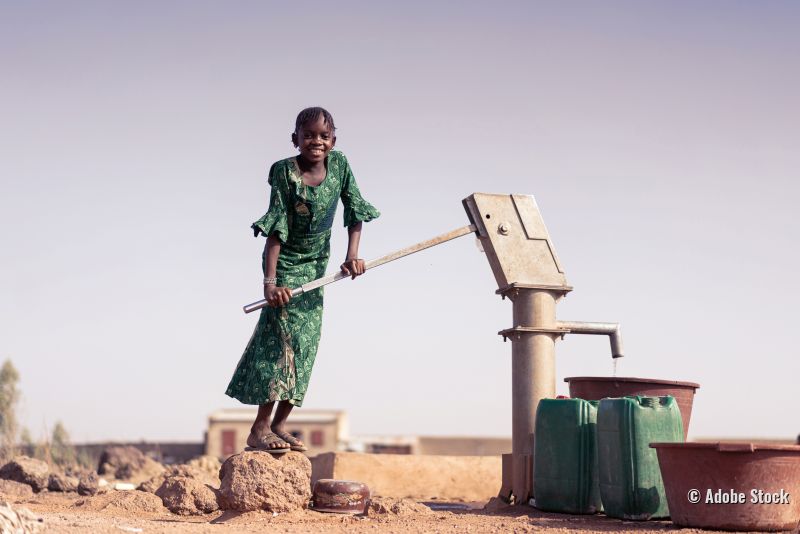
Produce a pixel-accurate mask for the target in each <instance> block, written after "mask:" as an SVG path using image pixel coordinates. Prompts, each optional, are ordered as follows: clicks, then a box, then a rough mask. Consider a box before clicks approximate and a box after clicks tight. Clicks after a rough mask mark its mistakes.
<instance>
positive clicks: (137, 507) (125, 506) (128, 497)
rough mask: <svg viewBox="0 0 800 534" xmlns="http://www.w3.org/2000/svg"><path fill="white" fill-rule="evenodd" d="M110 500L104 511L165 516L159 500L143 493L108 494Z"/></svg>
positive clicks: (165, 511) (165, 510) (120, 492)
mask: <svg viewBox="0 0 800 534" xmlns="http://www.w3.org/2000/svg"><path fill="white" fill-rule="evenodd" d="M109 495H110V496H111V499H110V500H109V501H108V504H107V505H106V506H105V507H104V508H103V509H104V510H124V511H126V512H149V513H154V514H166V513H167V509H166V508H164V504H163V503H162V502H161V499H159V498H158V497H156V496H155V495H153V494H152V493H146V492H144V491H136V490H133V491H117V492H114V493H110V494H109Z"/></svg>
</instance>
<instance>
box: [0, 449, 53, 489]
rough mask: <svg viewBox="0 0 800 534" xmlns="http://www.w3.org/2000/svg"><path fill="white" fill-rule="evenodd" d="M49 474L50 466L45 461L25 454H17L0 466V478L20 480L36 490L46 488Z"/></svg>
mask: <svg viewBox="0 0 800 534" xmlns="http://www.w3.org/2000/svg"><path fill="white" fill-rule="evenodd" d="M49 474H50V468H49V467H48V466H47V464H46V463H44V462H42V461H41V460H35V459H33V458H28V457H27V456H17V457H16V458H14V459H13V460H11V461H10V462H8V463H7V464H6V465H4V466H3V467H2V468H0V478H2V479H5V480H13V481H15V482H22V483H23V484H27V485H29V486H30V487H31V488H33V491H36V492H39V491H42V490H43V489H47V479H48V476H49Z"/></svg>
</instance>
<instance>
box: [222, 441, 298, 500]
mask: <svg viewBox="0 0 800 534" xmlns="http://www.w3.org/2000/svg"><path fill="white" fill-rule="evenodd" d="M220 478H222V482H221V484H220V507H221V508H223V509H225V510H237V511H239V512H249V511H254V510H267V511H269V512H290V511H292V510H302V509H304V508H306V507H307V506H308V502H309V500H310V499H311V462H310V461H309V460H308V458H306V457H305V456H304V455H303V454H301V453H299V452H287V453H286V454H282V455H279V456H276V455H275V456H274V455H272V454H270V453H268V452H261V451H245V452H243V453H241V454H235V455H233V456H231V457H230V458H228V459H227V460H226V461H225V463H224V464H223V465H222V469H221V470H220Z"/></svg>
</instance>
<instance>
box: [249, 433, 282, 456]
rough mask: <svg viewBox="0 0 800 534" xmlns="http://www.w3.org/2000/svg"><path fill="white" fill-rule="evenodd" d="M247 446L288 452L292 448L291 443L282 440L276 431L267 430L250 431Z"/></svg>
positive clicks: (268, 450) (261, 449) (262, 449)
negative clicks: (260, 431) (258, 432)
mask: <svg viewBox="0 0 800 534" xmlns="http://www.w3.org/2000/svg"><path fill="white" fill-rule="evenodd" d="M247 446H248V447H252V448H253V449H258V450H260V451H267V452H276V453H277V452H286V451H288V450H289V449H290V447H289V443H287V442H286V441H284V440H282V439H281V438H280V437H278V436H277V435H276V434H275V433H274V432H267V433H265V434H256V433H255V432H250V435H249V436H247Z"/></svg>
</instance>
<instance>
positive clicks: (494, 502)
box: [483, 497, 511, 512]
mask: <svg viewBox="0 0 800 534" xmlns="http://www.w3.org/2000/svg"><path fill="white" fill-rule="evenodd" d="M510 507H511V505H510V504H508V503H507V502H505V501H504V500H503V499H501V498H500V497H492V498H491V499H489V502H487V503H486V504H485V505H484V506H483V511H484V512H501V511H504V510H507V509H508V508H510Z"/></svg>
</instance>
